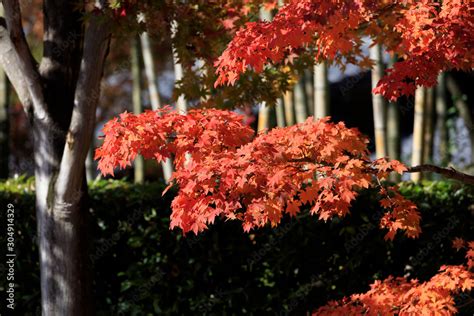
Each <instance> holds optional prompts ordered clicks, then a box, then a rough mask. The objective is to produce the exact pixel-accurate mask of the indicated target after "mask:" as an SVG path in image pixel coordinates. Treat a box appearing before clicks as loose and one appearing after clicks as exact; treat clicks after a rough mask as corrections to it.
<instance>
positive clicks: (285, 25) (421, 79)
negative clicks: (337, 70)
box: [215, 0, 474, 100]
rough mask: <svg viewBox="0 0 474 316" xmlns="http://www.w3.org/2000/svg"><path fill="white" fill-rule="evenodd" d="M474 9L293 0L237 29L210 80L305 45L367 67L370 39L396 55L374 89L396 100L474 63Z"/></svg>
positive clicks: (415, 0) (372, 0)
mask: <svg viewBox="0 0 474 316" xmlns="http://www.w3.org/2000/svg"><path fill="white" fill-rule="evenodd" d="M473 12H474V11H473V8H472V3H471V1H469V0H447V1H442V2H440V1H434V0H423V1H419V0H400V1H376V0H358V1H339V0H329V1H322V0H292V1H290V2H289V3H288V4H287V5H285V6H284V7H283V8H282V9H281V10H280V11H279V12H278V14H277V15H276V16H275V18H274V20H273V21H272V22H250V23H247V24H246V27H245V28H244V29H241V30H240V31H238V32H237V34H236V36H235V37H234V39H233V40H232V42H231V43H230V44H229V45H228V47H227V49H226V50H225V51H224V52H223V53H222V55H221V56H220V58H219V59H218V60H217V62H216V67H217V74H218V75H219V77H218V80H217V81H216V83H215V85H216V86H217V85H223V84H229V85H232V84H234V83H235V81H236V80H237V79H238V77H239V76H240V74H241V73H243V72H245V71H246V70H248V69H249V68H251V69H254V70H255V71H257V72H260V71H262V69H263V67H264V66H265V65H266V64H268V63H279V62H291V61H292V58H294V57H295V55H297V54H298V52H299V50H300V49H301V48H306V47H309V46H314V47H315V48H316V54H317V55H316V59H321V58H323V59H327V60H330V61H333V62H334V63H335V64H337V65H339V66H341V67H344V65H345V64H347V63H353V64H356V65H359V66H361V67H368V66H371V64H372V62H371V61H370V59H369V58H368V57H367V56H365V55H364V54H363V51H362V45H363V38H364V37H367V36H369V37H371V38H372V39H373V40H374V41H375V42H377V43H380V44H383V45H384V46H385V47H386V49H387V51H389V52H390V53H391V54H396V55H397V56H399V58H400V61H398V62H397V63H395V64H394V66H393V68H391V69H388V70H387V74H386V76H384V77H383V78H382V79H381V80H380V82H379V83H378V85H377V87H376V88H375V89H374V92H375V93H378V94H382V95H384V96H385V97H387V98H389V99H392V100H395V99H397V98H398V97H400V96H401V95H409V94H413V93H414V91H415V89H416V86H417V85H423V86H433V85H434V84H435V83H436V78H437V75H438V73H439V72H440V71H444V70H450V69H463V70H467V71H469V70H471V69H472V68H473V67H474V58H473V57H474V44H473V41H472V34H474V14H473Z"/></svg>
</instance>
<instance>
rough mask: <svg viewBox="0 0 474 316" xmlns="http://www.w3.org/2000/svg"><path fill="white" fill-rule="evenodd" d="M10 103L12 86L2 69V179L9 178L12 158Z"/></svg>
mask: <svg viewBox="0 0 474 316" xmlns="http://www.w3.org/2000/svg"><path fill="white" fill-rule="evenodd" d="M9 101H10V85H9V84H8V79H7V76H6V75H5V73H4V72H3V70H2V69H0V179H6V178H8V176H9V169H8V158H9V156H10V142H9V138H10V137H9V132H10V124H9V118H8V107H9Z"/></svg>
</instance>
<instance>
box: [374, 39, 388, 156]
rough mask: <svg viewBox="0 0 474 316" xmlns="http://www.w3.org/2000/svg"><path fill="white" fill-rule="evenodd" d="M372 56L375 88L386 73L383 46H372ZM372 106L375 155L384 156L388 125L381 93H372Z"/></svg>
mask: <svg viewBox="0 0 474 316" xmlns="http://www.w3.org/2000/svg"><path fill="white" fill-rule="evenodd" d="M370 56H371V58H372V59H373V60H374V61H375V66H374V68H373V69H372V89H373V88H375V87H376V86H377V83H378V82H379V80H380V79H381V78H382V77H383V73H384V66H383V58H382V57H383V56H382V46H381V45H379V44H377V45H374V46H373V47H371V49H370ZM372 107H373V112H374V129H375V131H374V132H375V156H376V157H377V158H382V157H386V156H387V126H386V109H385V107H386V106H385V100H384V98H383V97H382V96H381V95H380V94H377V95H376V94H373V93H372Z"/></svg>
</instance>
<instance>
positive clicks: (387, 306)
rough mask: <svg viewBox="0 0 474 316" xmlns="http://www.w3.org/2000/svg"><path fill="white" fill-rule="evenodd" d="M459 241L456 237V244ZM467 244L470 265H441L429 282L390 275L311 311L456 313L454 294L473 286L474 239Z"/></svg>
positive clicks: (326, 314) (317, 315) (403, 314)
mask: <svg viewBox="0 0 474 316" xmlns="http://www.w3.org/2000/svg"><path fill="white" fill-rule="evenodd" d="M459 242H460V239H459V240H458V239H457V240H456V243H455V245H456V246H457V245H459ZM463 243H464V242H463ZM464 244H467V245H468V247H469V250H468V253H467V255H466V258H467V259H468V264H467V266H465V265H457V266H442V267H441V268H440V269H439V273H438V274H436V275H434V276H433V277H432V278H431V279H430V280H428V281H426V282H419V281H418V280H416V279H414V280H407V279H406V278H403V277H398V278H394V277H392V276H390V277H388V278H387V279H385V280H383V281H375V282H374V283H373V284H372V285H371V286H370V290H369V291H368V292H366V293H363V294H354V295H351V296H350V297H345V298H343V299H342V300H340V301H332V302H329V303H328V304H327V305H326V306H323V307H320V308H319V309H318V310H316V311H315V312H314V313H313V314H312V315H313V316H320V315H321V316H322V315H324V316H331V315H334V316H336V315H337V316H339V315H368V316H370V315H373V316H378V315H384V316H385V315H399V316H408V315H454V314H456V313H457V312H458V309H457V308H456V302H455V300H454V297H455V296H456V295H458V294H460V293H461V292H465V293H468V292H469V291H471V290H472V289H473V287H474V274H473V273H472V272H471V271H470V269H472V267H473V265H472V251H473V248H474V242H472V241H471V242H469V243H464ZM462 247H464V245H463V246H462Z"/></svg>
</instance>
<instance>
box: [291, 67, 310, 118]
mask: <svg viewBox="0 0 474 316" xmlns="http://www.w3.org/2000/svg"><path fill="white" fill-rule="evenodd" d="M304 87H305V84H304V79H303V76H301V77H300V79H299V80H298V82H297V83H296V85H295V87H294V93H295V94H294V105H295V116H296V123H303V122H304V121H306V119H307V118H308V110H307V107H306V105H307V104H306V93H305V88H304Z"/></svg>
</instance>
